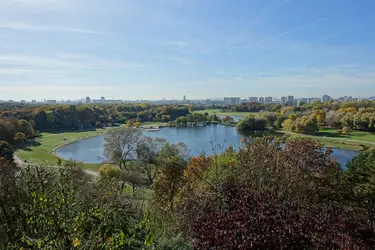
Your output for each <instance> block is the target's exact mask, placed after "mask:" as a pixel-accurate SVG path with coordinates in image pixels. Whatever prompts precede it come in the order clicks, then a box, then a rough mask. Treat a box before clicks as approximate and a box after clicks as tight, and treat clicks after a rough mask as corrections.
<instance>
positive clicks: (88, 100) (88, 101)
mask: <svg viewBox="0 0 375 250" xmlns="http://www.w3.org/2000/svg"><path fill="white" fill-rule="evenodd" d="M86 103H87V104H89V103H91V98H90V97H88V96H87V97H86Z"/></svg>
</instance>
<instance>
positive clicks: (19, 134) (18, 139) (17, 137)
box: [14, 132, 26, 144]
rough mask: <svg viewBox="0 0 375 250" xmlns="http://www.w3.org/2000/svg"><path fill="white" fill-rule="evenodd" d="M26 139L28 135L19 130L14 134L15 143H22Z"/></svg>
mask: <svg viewBox="0 0 375 250" xmlns="http://www.w3.org/2000/svg"><path fill="white" fill-rule="evenodd" d="M25 140H26V136H25V134H24V133H22V132H17V133H16V135H15V136H14V143H16V144H22V143H23V142H24V141H25Z"/></svg>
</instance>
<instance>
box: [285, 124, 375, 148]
mask: <svg viewBox="0 0 375 250" xmlns="http://www.w3.org/2000/svg"><path fill="white" fill-rule="evenodd" d="M278 132H281V133H284V134H287V135H289V136H291V137H308V138H313V139H315V140H317V141H320V142H321V143H323V144H324V145H325V146H327V147H336V148H342V149H350V150H362V149H365V148H369V147H375V133H369V132H361V131H353V132H349V133H347V134H346V135H341V131H339V130H336V129H330V128H324V129H321V130H320V131H319V132H316V133H311V134H298V133H293V132H289V131H278Z"/></svg>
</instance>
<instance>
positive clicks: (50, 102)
mask: <svg viewBox="0 0 375 250" xmlns="http://www.w3.org/2000/svg"><path fill="white" fill-rule="evenodd" d="M56 103H57V101H56V100H47V104H56Z"/></svg>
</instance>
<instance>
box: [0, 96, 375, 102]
mask: <svg viewBox="0 0 375 250" xmlns="http://www.w3.org/2000/svg"><path fill="white" fill-rule="evenodd" d="M229 99H236V100H229ZM318 99H319V100H321V101H322V102H327V101H329V100H330V99H333V100H339V101H347V100H375V96H366V97H358V96H350V95H346V96H337V97H334V96H330V95H327V94H324V95H322V96H320V97H319V96H302V97H298V96H293V95H287V96H276V97H275V96H267V95H264V96H257V97H254V96H250V97H238V96H222V97H211V98H206V99H194V98H192V99H189V98H187V96H186V95H184V96H183V97H182V99H167V98H162V99H121V98H119V99H113V98H106V97H104V96H101V97H100V98H95V97H94V98H91V97H90V96H86V97H80V98H78V99H65V100H64V99H43V100H36V99H27V100H25V99H8V100H6V99H0V102H18V103H49V104H54V103H70V102H82V103H86V104H89V103H121V102H147V101H152V102H163V101H167V102H168V101H179V102H187V101H206V100H211V101H222V102H223V103H224V104H225V103H226V102H227V103H228V104H229V103H235V104H238V103H240V102H259V103H265V104H268V103H275V102H279V103H281V104H287V103H293V102H295V101H297V100H318Z"/></svg>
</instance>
